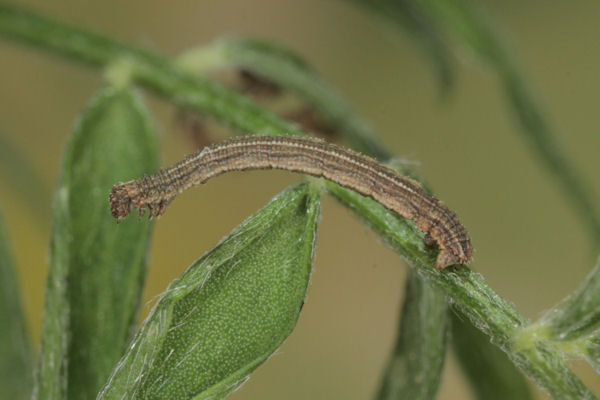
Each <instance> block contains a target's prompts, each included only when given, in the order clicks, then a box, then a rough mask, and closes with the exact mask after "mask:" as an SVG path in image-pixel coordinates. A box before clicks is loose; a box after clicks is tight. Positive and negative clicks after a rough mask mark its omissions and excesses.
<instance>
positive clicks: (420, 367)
mask: <svg viewBox="0 0 600 400" xmlns="http://www.w3.org/2000/svg"><path fill="white" fill-rule="evenodd" d="M448 322H449V320H448V310H447V307H446V300H445V296H444V293H443V292H442V291H441V290H439V289H437V288H434V287H431V286H430V285H429V283H428V282H427V281H425V280H424V279H422V278H421V277H419V275H418V274H417V273H416V272H415V271H414V270H412V269H411V270H409V271H408V277H407V279H406V289H405V297H404V305H403V307H402V314H401V321H400V327H399V329H398V337H397V339H396V345H395V346H396V347H395V349H394V352H393V354H392V357H391V358H390V360H389V361H388V364H387V367H386V373H385V376H384V378H383V381H382V383H381V386H380V389H379V393H378V394H377V396H376V399H377V400H398V399H411V400H428V399H435V398H436V394H437V390H438V386H439V383H440V380H441V375H442V368H443V366H444V359H445V355H446V342H447V337H448Z"/></svg>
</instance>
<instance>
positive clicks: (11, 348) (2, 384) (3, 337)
mask: <svg viewBox="0 0 600 400" xmlns="http://www.w3.org/2000/svg"><path fill="white" fill-rule="evenodd" d="M13 264H14V263H13V258H12V254H11V252H10V249H9V244H8V237H7V235H6V232H5V231H4V223H3V220H2V217H0V398H2V399H25V398H29V395H30V392H31V384H32V382H33V357H32V355H31V343H30V341H29V335H28V333H27V324H26V321H25V315H24V314H23V307H22V306H21V293H20V290H19V288H20V286H19V280H18V278H17V273H16V271H15V269H14V265H13Z"/></svg>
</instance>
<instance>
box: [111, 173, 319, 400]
mask: <svg viewBox="0 0 600 400" xmlns="http://www.w3.org/2000/svg"><path fill="white" fill-rule="evenodd" d="M318 196H319V194H318V193H316V190H315V189H313V188H312V187H311V186H309V185H307V184H301V185H298V186H296V187H294V188H292V189H290V190H287V191H285V192H283V193H282V194H280V195H279V196H277V197H275V198H274V199H273V200H272V201H271V202H270V203H269V204H268V205H267V206H265V207H264V208H263V209H262V210H260V211H258V212H257V213H256V214H254V215H253V216H252V217H250V218H249V219H247V220H246V221H245V222H244V223H243V224H242V225H240V226H239V227H238V228H236V229H235V230H234V231H233V232H232V233H231V234H229V236H227V237H226V238H225V239H223V240H222V241H221V243H220V244H218V245H217V246H216V247H215V248H213V249H212V250H210V251H209V252H208V253H206V254H205V255H204V256H202V257H201V258H200V259H199V260H197V261H196V262H195V263H194V264H192V266H191V267H190V268H188V270H187V271H186V272H185V273H184V274H183V275H182V276H181V277H180V278H179V279H177V280H176V281H174V282H173V283H172V284H171V285H170V286H169V288H168V289H167V290H166V291H165V292H164V293H163V294H162V296H161V299H160V300H159V302H158V303H157V305H156V306H155V307H154V309H153V310H152V312H151V314H150V315H149V316H148V318H147V319H146V321H145V322H144V325H143V326H142V328H141V330H140V332H139V333H138V335H137V336H136V338H135V340H134V341H133V343H132V345H131V347H130V348H129V351H128V352H127V353H126V355H125V356H124V358H123V359H122V360H121V361H120V363H119V365H118V366H117V369H116V370H115V372H114V373H113V375H112V377H111V379H110V381H109V382H108V384H107V386H106V387H105V388H104V389H103V391H102V393H101V395H100V397H99V399H103V400H108V399H122V398H152V399H169V400H178V399H192V398H193V399H220V398H223V397H225V396H226V395H227V394H229V393H230V392H231V391H233V390H235V389H236V388H237V387H239V386H240V385H241V384H242V383H243V382H244V381H245V379H246V378H247V376H248V375H249V374H250V373H251V372H252V371H253V370H254V369H255V368H256V367H258V366H259V365H260V364H262V363H263V362H264V361H265V360H266V359H267V358H268V357H269V356H270V355H271V354H273V352H274V351H275V350H277V348H278V347H279V346H280V345H281V344H282V342H283V341H284V340H285V339H286V337H287V336H288V335H289V334H290V333H291V331H292V329H293V328H294V326H295V324H296V320H297V318H298V315H299V313H300V309H301V308H302V304H303V303H304V299H305V297H306V289H307V286H308V282H309V279H310V273H311V262H312V254H313V251H314V240H315V234H316V228H317V223H318V220H319V197H318Z"/></svg>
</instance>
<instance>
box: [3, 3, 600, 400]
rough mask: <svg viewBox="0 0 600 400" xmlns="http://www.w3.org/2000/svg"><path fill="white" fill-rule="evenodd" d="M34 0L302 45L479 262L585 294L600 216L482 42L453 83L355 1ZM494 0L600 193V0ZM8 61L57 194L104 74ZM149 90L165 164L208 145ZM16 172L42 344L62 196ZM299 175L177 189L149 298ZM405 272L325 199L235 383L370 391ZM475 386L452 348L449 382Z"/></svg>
mask: <svg viewBox="0 0 600 400" xmlns="http://www.w3.org/2000/svg"><path fill="white" fill-rule="evenodd" d="M20 3H22V4H23V5H27V6H30V7H31V8H33V9H35V10H38V11H40V12H43V13H46V14H50V15H53V16H55V17H58V18H60V19H63V20H66V21H69V22H72V23H75V24H77V25H80V26H86V27H88V28H91V29H94V30H97V31H100V32H104V33H106V34H108V35H110V36H112V37H115V38H120V39H122V40H124V41H128V42H131V43H136V44H139V45H142V46H145V47H149V48H151V49H154V50H156V51H160V52H163V53H166V54H171V55H176V54H178V53H180V52H182V51H185V50H186V49H188V48H190V47H192V46H198V45H202V44H204V43H207V42H210V41H211V40H213V39H215V38H218V37H219V36H222V35H226V34H233V33H237V34H249V35H255V36H259V37H263V38H268V39H273V40H277V41H280V42H282V43H283V44H285V45H287V46H289V47H290V48H292V49H294V50H296V51H297V52H299V53H300V54H302V55H304V56H305V58H306V59H307V60H308V61H309V62H310V63H311V64H312V65H313V66H314V67H315V68H316V69H317V70H318V71H320V73H321V74H322V75H323V76H324V77H325V79H326V80H328V81H329V82H331V83H332V84H333V85H334V86H335V87H336V88H337V89H338V91H339V92H340V93H341V94H343V95H344V97H345V98H346V99H347V100H348V101H349V102H350V103H351V104H352V105H353V107H354V108H355V109H356V110H357V111H358V112H359V114H361V115H362V116H363V117H364V118H365V119H367V120H368V121H370V122H371V123H372V125H373V127H374V128H376V130H377V131H379V132H380V133H381V136H382V137H381V139H382V140H383V141H384V142H385V143H386V144H387V145H388V146H389V149H390V151H391V152H392V153H394V154H396V155H399V156H403V157H406V158H407V159H409V160H411V161H414V162H415V163H416V164H417V167H416V168H417V171H418V172H419V173H420V175H422V176H424V177H425V178H426V179H427V180H428V182H429V183H430V184H431V186H432V187H433V188H434V189H435V191H436V193H437V194H438V195H439V197H440V198H441V199H443V200H444V202H445V203H447V204H448V205H449V206H450V207H451V208H452V209H454V210H455V211H456V212H457V213H458V214H459V215H460V217H461V220H462V221H463V223H464V225H465V226H466V227H467V228H468V229H469V231H470V233H471V235H472V238H473V243H474V246H475V249H476V252H475V256H474V260H475V261H474V263H473V264H472V267H473V268H474V269H475V270H477V271H479V272H481V273H482V274H483V275H484V276H485V277H486V280H487V282H488V283H489V285H490V286H491V287H492V288H493V289H494V290H496V291H497V292H498V293H499V294H501V295H502V296H504V297H505V298H506V299H508V300H510V301H511V302H513V303H514V304H515V306H516V307H517V309H518V310H519V311H520V312H522V313H523V314H525V315H526V316H528V317H530V318H538V317H540V316H541V315H542V314H543V312H544V310H546V309H548V308H549V307H550V306H552V305H553V304H554V303H555V302H557V301H559V300H560V299H562V298H563V297H564V296H566V295H567V294H568V293H570V292H571V291H572V290H573V289H574V288H575V287H576V286H577V285H578V283H579V282H580V281H581V280H582V279H583V278H584V276H585V275H586V273H587V272H588V271H589V270H590V269H591V268H592V266H593V264H594V262H595V257H596V254H595V253H594V248H593V246H592V243H591V242H590V240H589V239H588V238H587V237H586V231H585V227H584V226H582V224H581V222H580V220H578V219H577V216H576V214H575V213H574V212H573V211H572V209H571V208H570V207H569V204H568V203H567V201H566V199H565V197H564V196H563V195H562V194H561V193H560V192H559V191H558V190H557V187H556V185H555V182H554V181H553V180H552V179H551V178H550V177H549V176H548V174H546V173H545V172H544V171H543V170H542V168H541V167H540V164H539V163H538V162H537V159H536V157H535V156H533V155H532V153H531V152H530V151H529V149H528V147H527V145H526V144H525V141H524V140H523V138H522V136H521V133H520V132H519V131H518V127H517V125H516V124H515V122H514V120H513V119H512V115H511V113H510V112H509V110H508V107H507V104H506V101H505V98H504V95H503V93H502V90H501V89H500V87H499V85H498V82H497V79H496V77H495V75H494V73H493V72H492V71H491V70H490V69H489V68H487V66H486V65H484V64H482V63H481V62H479V61H478V60H477V59H476V57H475V56H474V55H473V54H471V53H469V52H468V51H467V50H460V49H459V51H458V52H457V53H456V54H455V55H456V58H457V79H458V80H457V82H456V87H455V89H454V90H453V91H452V92H451V93H450V95H449V96H447V97H446V98H442V97H440V95H439V90H438V88H437V82H436V79H435V76H434V73H433V68H432V66H431V65H430V63H429V60H428V59H427V58H425V57H424V56H423V54H422V52H421V51H420V50H419V49H418V47H417V46H416V45H415V43H414V42H413V41H412V39H411V38H410V37H408V36H407V35H405V34H402V33H398V31H396V30H395V29H393V28H391V27H390V26H387V25H385V24H383V23H382V22H381V21H380V20H379V19H378V18H374V17H373V16H372V15H371V14H368V13H365V12H364V11H363V10H362V9H359V8H357V7H355V6H354V5H352V4H349V3H347V2H344V1H341V0H340V1H316V0H310V1H309V0H304V1H291V0H277V1H276V0H260V1H258V0H255V1H251V2H250V1H239V0H237V1H236V0H221V1H218V2H217V1H205V2H201V1H189V0H188V1H183V0H176V1H171V2H169V5H166V3H165V2H163V1H156V0H146V1H128V2H121V1H114V0H110V1H103V2H82V1H65V0H60V1H59V0H57V1H53V2H46V1H38V0H35V1H34V0H31V1H23V2H20ZM482 3H483V6H484V9H485V10H487V14H488V15H489V16H490V17H491V19H492V21H493V22H494V24H495V28H497V30H498V31H499V32H500V33H501V36H502V37H503V39H504V40H505V42H506V43H507V44H508V47H509V48H510V49H511V50H512V52H513V55H514V56H515V57H516V59H517V60H518V65H519V67H520V69H521V70H522V72H523V73H524V75H525V76H526V78H527V81H528V82H529V85H530V87H531V88H532V89H533V91H534V93H535V94H536V95H537V98H538V100H539V101H540V103H541V104H542V106H543V109H544V111H545V112H546V114H547V117H548V119H549V121H550V123H551V124H553V125H554V127H555V128H556V131H557V132H558V134H559V136H560V137H559V140H560V143H561V145H562V149H563V150H564V152H565V153H566V154H567V155H568V156H569V157H570V158H571V160H572V162H573V164H574V165H575V166H576V167H577V168H578V170H579V171H580V172H582V174H583V175H584V177H585V178H586V180H587V182H588V183H589V184H590V185H591V186H592V191H593V192H594V193H595V195H596V197H595V198H596V199H598V193H600V178H599V175H598V173H597V171H598V170H599V169H600V161H599V158H598V154H599V150H600V135H599V133H600V115H599V113H598V111H597V108H598V101H597V93H598V88H599V87H600V78H598V71H599V70H600V42H599V39H600V25H598V20H599V17H600V3H599V2H597V1H594V0H588V1H578V0H574V1H569V2H565V1H549V0H546V1H540V0H529V1H514V0H513V1H507V0H504V1H499V0H486V1H483V2H482ZM0 61H1V62H0V88H1V89H0V94H1V95H0V135H2V136H3V141H4V140H9V141H10V142H12V144H13V145H14V146H15V149H16V150H18V151H19V152H21V153H22V154H23V156H24V157H26V158H27V159H28V160H29V161H30V162H31V164H32V168H33V169H34V170H35V172H36V173H37V174H39V175H40V176H41V178H42V181H43V182H42V183H43V187H44V193H45V195H46V197H47V198H50V196H51V192H52V188H53V185H54V182H55V181H56V178H57V171H58V167H59V163H60V157H61V152H62V150H61V149H62V148H63V145H64V143H65V140H66V138H67V136H68V134H69V133H70V131H71V130H72V128H73V126H74V123H75V121H76V120H77V117H78V115H79V113H80V111H81V110H82V108H83V107H84V105H85V104H86V103H87V102H88V100H89V99H90V97H91V96H92V95H93V93H94V92H95V90H96V89H97V88H98V87H99V85H100V84H101V81H102V74H101V73H100V72H99V71H98V70H94V69H88V68H86V67H82V66H80V65H76V64H71V63H68V62H65V61H64V60H63V59H57V58H54V57H49V56H48V55H47V54H43V53H39V52H37V51H33V50H32V49H30V48H21V47H18V46H15V45H13V44H11V43H7V42H5V41H0ZM146 99H147V102H148V104H149V105H150V107H151V109H152V110H153V112H154V116H155V120H156V126H157V129H158V131H159V133H160V138H161V143H162V145H163V164H165V165H166V164H170V163H172V162H174V161H176V160H178V159H180V158H181V157H182V156H183V155H184V154H186V153H189V152H190V151H191V150H192V149H191V148H190V144H189V143H188V142H187V141H186V140H185V138H184V137H183V135H182V134H181V132H180V130H179V128H178V127H177V124H176V122H175V113H176V110H175V109H174V107H173V106H171V105H168V104H166V103H164V102H163V101H162V100H157V99H156V98H153V97H151V96H147V97H146ZM5 172H7V173H4V174H0V204H1V209H2V212H3V214H4V216H5V218H6V223H7V228H8V230H9V233H10V235H11V239H12V244H13V249H14V252H15V256H16V260H17V263H18V267H19V272H20V278H21V286H22V289H23V293H24V295H23V297H24V304H25V308H26V312H27V315H28V318H29V328H30V332H31V335H32V337H33V340H34V342H35V343H36V346H38V341H39V335H40V330H41V310H42V301H43V293H44V285H45V277H46V270H47V246H48V240H49V220H48V218H49V217H48V215H49V210H50V204H49V202H48V201H46V199H44V198H43V196H39V198H38V199H36V201H34V202H33V203H35V204H36V206H34V207H35V212H32V208H31V204H30V203H28V202H25V201H24V199H23V196H21V195H19V194H18V191H17V189H16V186H15V185H14V184H12V183H11V182H10V180H9V179H6V176H7V175H10V174H11V173H13V172H14V171H12V172H11V171H5ZM298 179H299V177H298V176H296V175H292V174H288V173H282V172H274V171H269V172H264V171H263V172H252V173H233V174H229V175H225V176H223V177H221V178H219V179H215V180H213V181H211V182H209V183H208V184H207V185H205V186H203V187H202V188H197V189H195V190H192V191H190V192H188V193H186V194H185V195H183V196H181V197H180V198H179V199H178V200H177V201H175V202H174V204H173V205H172V206H171V207H170V209H169V210H168V212H167V213H166V215H165V216H164V217H163V218H161V219H160V220H159V221H158V222H157V224H156V226H155V236H154V239H153V245H152V248H151V265H150V272H149V279H148V284H147V288H146V291H145V302H144V304H145V305H144V307H143V313H144V314H145V313H147V312H148V311H149V309H150V306H151V304H152V303H153V300H154V299H155V297H156V296H157V295H158V294H159V293H160V292H161V291H162V290H164V289H165V288H166V286H167V284H168V283H169V282H170V281H171V280H172V279H174V278H175V277H177V276H178V275H179V274H181V273H182V272H183V270H184V269H185V268H186V267H187V266H188V265H189V264H190V263H191V262H192V261H193V260H195V259H196V258H198V257H199V256H200V255H202V254H203V253H204V252H205V251H207V250H208V249H210V248H211V247H212V246H213V245H214V244H215V243H216V242H217V241H218V240H219V239H220V238H221V237H222V236H224V235H225V234H227V233H228V232H229V231H230V230H231V229H232V228H233V227H235V226H236V225H238V224H239V223H240V222H241V221H243V220H244V219H245V218H246V217H247V216H248V215H250V214H251V213H252V212H254V211H256V210H257V209H258V208H260V207H261V206H262V205H264V204H265V203H266V202H267V201H268V200H269V199H270V198H271V197H272V196H274V195H275V194H276V193H278V192H279V191H281V190H282V189H283V188H285V187H286V186H287V185H289V184H291V183H293V182H295V181H297V180H298ZM405 273H406V265H405V264H404V263H403V261H402V260H401V259H400V258H399V257H398V256H397V255H396V254H394V253H393V252H391V251H390V250H388V249H387V248H386V247H385V246H383V245H382V244H381V243H380V242H379V241H378V240H377V238H376V237H375V235H374V234H373V233H371V232H370V231H369V229H368V228H367V227H365V226H363V225H361V223H359V222H358V221H357V220H356V219H355V218H354V217H353V216H352V215H351V214H350V212H348V211H347V210H345V209H343V208H342V207H340V206H339V205H338V204H336V203H335V202H334V201H332V200H331V199H325V201H324V206H323V219H322V223H321V227H320V231H319V241H318V248H317V252H316V261H315V272H314V274H313V279H312V285H311V288H310V291H309V297H308V302H307V304H306V306H305V307H304V309H303V312H302V315H301V317H300V320H299V322H298V326H297V328H296V330H295V331H294V333H293V334H292V336H291V337H290V338H289V340H288V341H287V342H286V343H285V344H284V346H283V347H282V348H281V349H280V350H279V351H278V352H277V353H276V355H275V356H273V357H272V358H271V360H270V361H269V362H268V363H267V364H265V365H264V366H262V367H261V368H259V370H258V371H257V372H256V373H255V374H253V375H252V378H251V379H250V381H249V382H248V383H247V384H246V385H245V386H243V388H242V389H241V390H240V391H238V392H237V393H236V394H235V395H234V396H233V397H232V398H236V399H259V398H260V399H276V398H287V399H308V398H310V399H330V398H344V399H368V398H371V397H372V395H373V394H374V392H375V390H376V387H377V383H378V381H379V378H380V374H381V370H382V367H383V365H384V362H385V360H386V357H387V354H388V352H389V351H390V348H391V346H392V341H393V338H394V334H395V330H396V325H397V317H398V310H399V305H400V303H401V300H402V295H403V293H402V292H403V282H404V276H405ZM38 347H39V346H38ZM574 366H575V369H576V371H577V372H578V373H579V374H580V376H581V377H582V378H583V379H584V381H585V382H586V383H587V384H588V385H590V386H591V387H592V389H593V390H595V391H596V392H599V393H600V379H599V378H598V377H597V376H595V375H594V374H593V372H592V370H591V369H590V368H588V367H587V366H586V365H585V364H584V363H582V362H574ZM467 396H468V387H467V386H466V384H465V382H464V380H463V378H462V376H461V373H460V371H459V369H458V367H457V365H456V363H455V362H454V360H453V357H452V356H449V357H448V360H447V364H446V369H445V372H444V379H443V382H442V387H441V388H440V394H439V398H440V399H462V398H467ZM540 398H543V397H542V395H541V394H540Z"/></svg>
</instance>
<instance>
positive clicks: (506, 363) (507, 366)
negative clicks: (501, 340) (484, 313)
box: [451, 313, 533, 400]
mask: <svg viewBox="0 0 600 400" xmlns="http://www.w3.org/2000/svg"><path fill="white" fill-rule="evenodd" d="M451 315H452V344H453V347H454V352H455V353H456V356H457V358H458V361H459V363H460V365H461V367H462V369H463V371H464V373H465V374H466V376H467V378H468V381H469V383H470V384H471V387H472V389H473V391H474V394H475V398H477V399H479V400H506V399H511V400H532V399H533V395H532V394H531V390H530V389H529V385H528V384H527V381H526V380H525V378H524V377H523V374H521V372H519V370H518V369H517V368H516V367H515V366H514V364H513V363H512V362H511V361H510V360H509V359H508V357H507V356H506V354H504V353H503V352H502V350H500V349H499V348H498V347H496V346H494V345H492V344H491V343H490V338H489V337H487V336H486V335H484V334H483V333H482V332H481V331H480V330H478V329H477V328H475V327H474V326H473V324H471V323H470V322H469V321H468V320H466V319H465V318H464V317H461V316H460V314H456V313H451Z"/></svg>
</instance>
